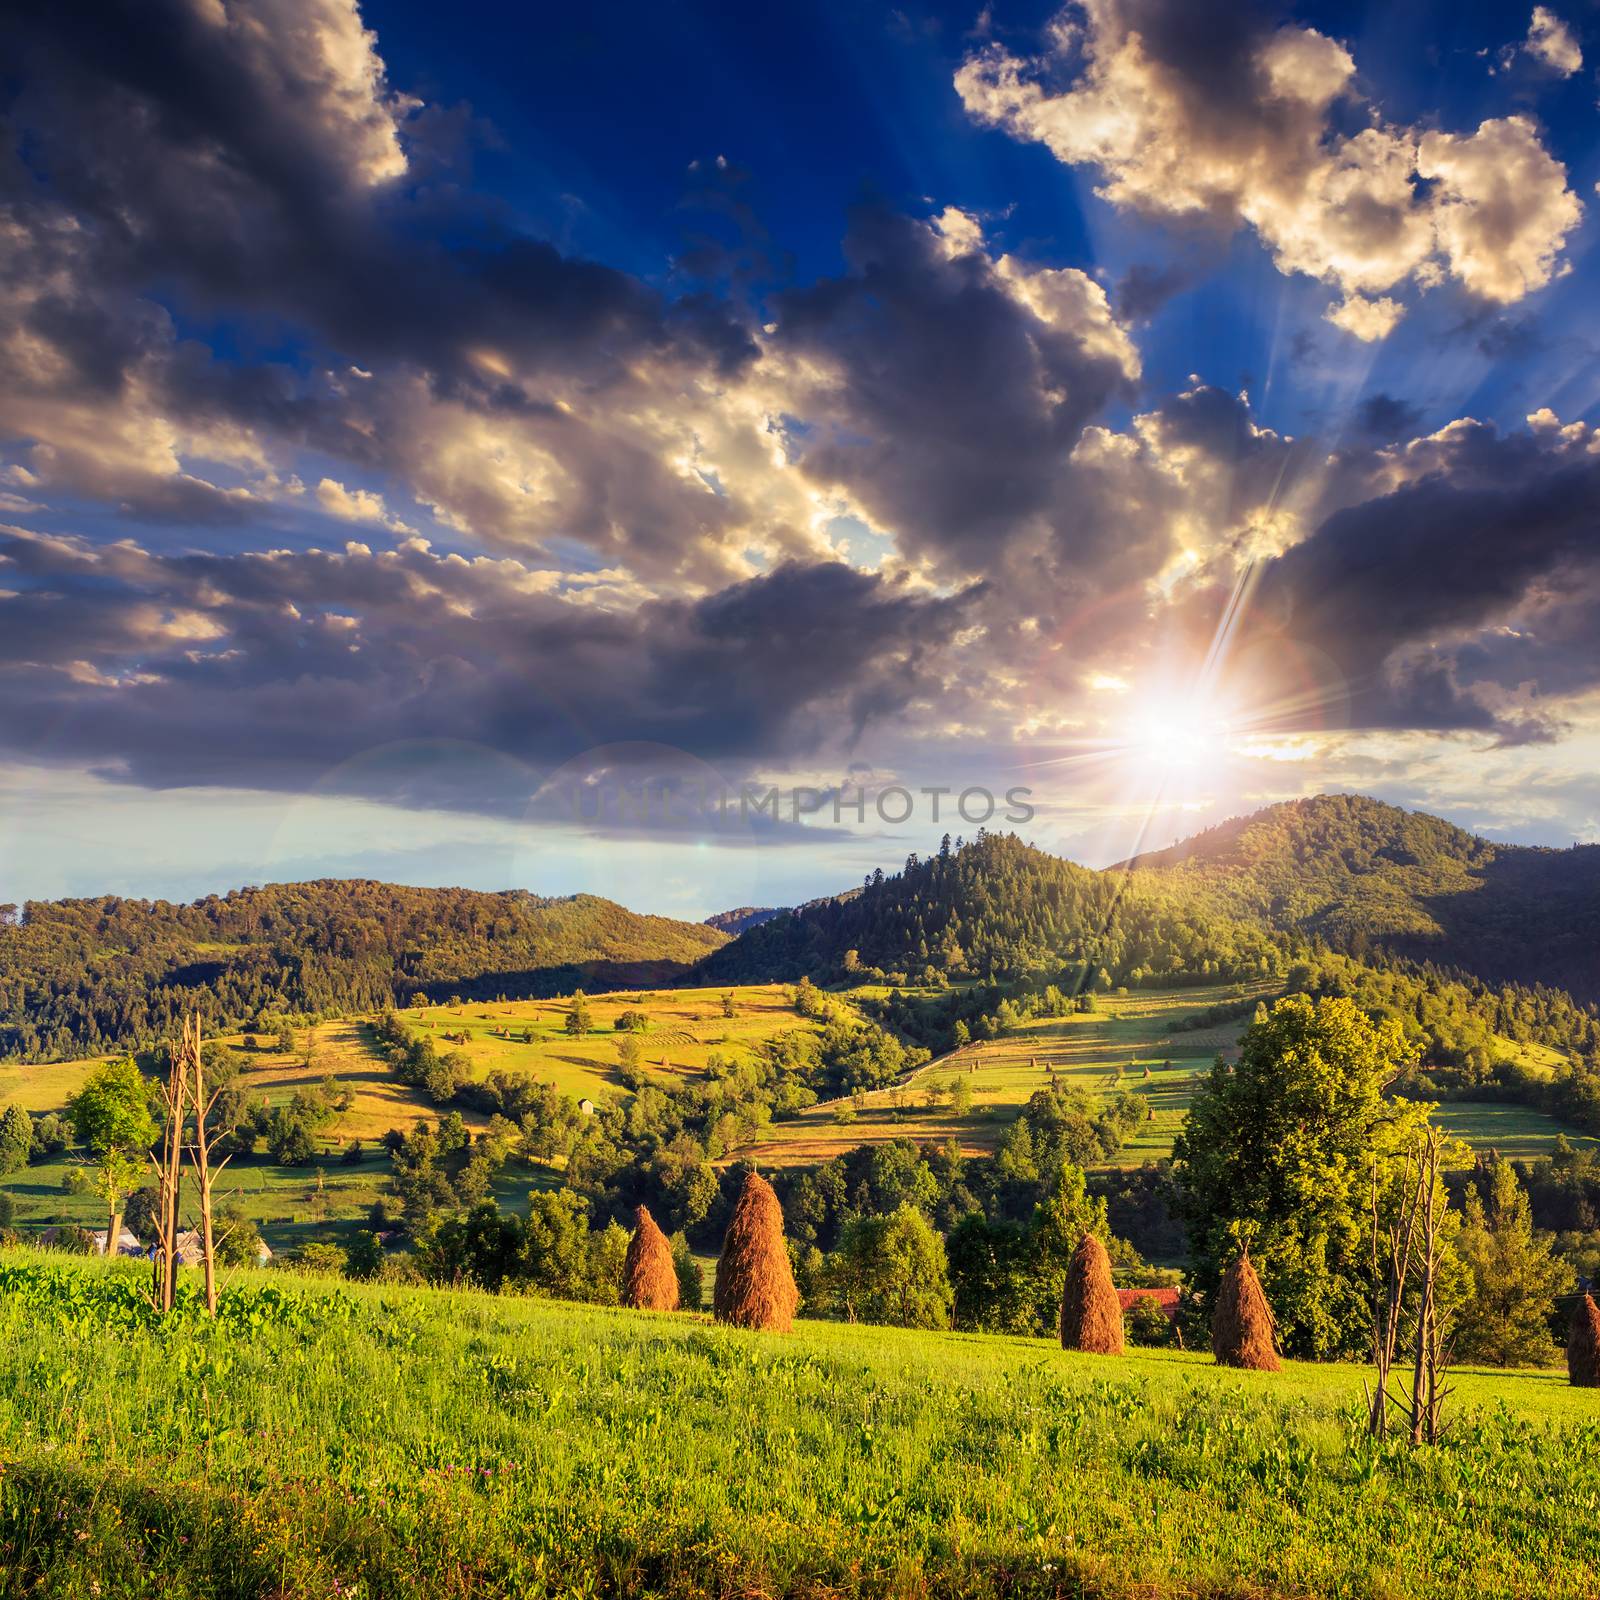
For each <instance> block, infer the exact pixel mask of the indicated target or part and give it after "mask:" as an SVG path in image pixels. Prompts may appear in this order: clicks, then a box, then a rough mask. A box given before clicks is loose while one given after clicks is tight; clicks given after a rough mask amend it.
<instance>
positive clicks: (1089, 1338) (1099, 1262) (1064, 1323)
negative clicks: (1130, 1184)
mask: <svg viewBox="0 0 1600 1600" xmlns="http://www.w3.org/2000/svg"><path fill="white" fill-rule="evenodd" d="M1061 1343H1062V1344H1063V1345H1064V1346H1065V1347H1066V1348H1067V1349H1068V1350H1087V1351H1089V1352H1090V1353H1091V1354H1092V1355H1097V1356H1119V1355H1121V1354H1122V1302H1121V1301H1120V1300H1118V1299H1117V1290H1116V1286H1115V1285H1114V1284H1113V1283H1112V1281H1111V1257H1110V1256H1108V1255H1107V1254H1106V1247H1105V1246H1104V1245H1103V1244H1101V1243H1100V1241H1099V1240H1098V1239H1097V1238H1095V1236H1094V1235H1093V1234H1092V1233H1086V1234H1085V1235H1084V1236H1083V1242H1082V1243H1081V1244H1080V1245H1079V1246H1078V1248H1077V1249H1076V1250H1074V1251H1073V1252H1072V1260H1071V1261H1070V1262H1069V1263H1068V1264H1067V1281H1066V1285H1065V1287H1064V1288H1063V1289H1062V1291H1061Z"/></svg>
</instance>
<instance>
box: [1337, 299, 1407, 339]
mask: <svg viewBox="0 0 1600 1600" xmlns="http://www.w3.org/2000/svg"><path fill="white" fill-rule="evenodd" d="M1323 314H1324V315H1325V316H1326V317H1327V319H1328V321H1329V322H1331V323H1332V324H1333V325H1334V327H1336V328H1343V329H1344V331H1345V332H1346V333H1349V334H1353V335H1354V336H1355V337H1356V338H1357V339H1361V340H1364V341H1365V342H1367V343H1369V344H1370V343H1371V342H1372V341H1373V340H1375V339H1384V338H1387V337H1388V335H1389V334H1390V333H1391V332H1393V330H1394V325H1395V324H1396V323H1397V322H1398V321H1399V320H1400V319H1401V317H1403V316H1404V315H1405V308H1404V307H1403V306H1402V305H1401V304H1400V302H1399V301H1398V300H1391V299H1390V298H1389V297H1388V296H1387V295H1384V296H1383V297H1381V298H1380V299H1376V300H1368V299H1367V298H1366V297H1365V296H1364V295H1359V294H1352V295H1347V296H1346V297H1345V298H1344V299H1343V300H1341V301H1340V302H1339V304H1338V305H1336V306H1329V307H1328V309H1327V311H1326V312H1324V313H1323Z"/></svg>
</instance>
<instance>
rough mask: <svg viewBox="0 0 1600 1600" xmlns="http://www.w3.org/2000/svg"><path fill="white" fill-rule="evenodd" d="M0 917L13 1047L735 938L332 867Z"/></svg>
mask: <svg viewBox="0 0 1600 1600" xmlns="http://www.w3.org/2000/svg"><path fill="white" fill-rule="evenodd" d="M4 909H5V911H6V913H7V915H6V916H5V917H4V919H3V920H0V1057H11V1058H18V1057H20V1058H22V1059H24V1060H41V1059H51V1058H59V1057H63V1056H73V1055H88V1054H96V1053H98V1052H100V1051H103V1050H112V1049H123V1048H128V1047H131V1046H137V1045H142V1044H146V1043H148V1042H150V1041H152V1040H154V1039H158V1038H163V1037H166V1036H167V1035H168V1034H169V1033H170V1032H171V1030H172V1028H173V1025H174V1021H175V1019H176V1018H177V1017H178V1016H179V1015H180V1014H181V1013H182V1012H183V1011H185V1010H187V1009H189V1008H191V1007H196V1006H198V1007H199V1008H200V1010H201V1012H202V1013H203V1015H204V1018H205V1021H206V1024H207V1026H208V1027H223V1026H241V1025H245V1024H248V1023H249V1022H251V1021H253V1020H254V1019H255V1018H257V1017H260V1016H262V1015H263V1014H270V1013H275V1012H277V1013H282V1012H294V1013H302V1014H313V1015H332V1014H337V1013H340V1012H348V1011H363V1010H372V1009H375V1008H377V1007H381V1006H386V1005H392V1004H403V1003H404V1002H405V1001H406V1000H407V999H409V997H410V996H411V995H413V994H416V993H425V994H427V995H429V996H430V997H431V998H433V999H441V998H448V997H449V996H451V995H453V994H459V995H461V996H462V997H463V998H470V999H483V998H487V997H492V996H495V995H500V994H504V995H507V996H508V997H509V996H518V997H526V996H532V995H539V994H555V993H560V992H562V991H564V990H568V989H571V988H573V987H574V986H577V985H582V986H584V987H587V988H589V989H591V990H602V989H617V988H635V987H645V986H650V987H654V986H657V985H660V984H664V983H670V982H672V981H674V980H675V979H677V978H679V977H681V976H682V975H683V974H684V973H685V972H687V971H688V970H689V968H690V966H691V965H692V964H693V963H694V962H696V961H697V960H699V959H700V958H702V957H703V956H705V955H706V954H707V953H708V952H710V951H713V950H715V949H716V948H717V947H718V946H719V945H721V944H723V943H725V942H726V938H727V936H726V935H725V934H723V933H720V932H718V931H717V930H716V929H714V928H708V927H706V926H704V925H703V924H701V923H692V922H674V921H671V920H670V919H668V918H666V917H646V916H639V915H637V914H636V913H634V912H632V911H629V910H627V909H626V908H624V907H623V906H619V905H617V904H615V903H614V902H613V901H610V900H601V899H598V898H597V897H595V896H594V895H573V896H570V897H568V898H565V899H542V898H540V897H539V896H537V895H533V894H528V893H526V892H525V891H523V890H507V891H504V892H502V893H498V894H482V893H478V892H476V891H473V890H469V889H412V888H404V887H401V886H399V885H396V884H386V883H374V882H371V881H370V880H367V879H350V880H346V879H322V880H320V881H318V882H315V883H289V884H273V885H270V886H268V887H266V888H260V889H239V890H235V891H234V892H233V893H231V894H227V895H220V896H219V895H210V896H207V897H206V898H205V899H203V900H196V901H195V902H193V904H190V905H177V904H170V903H168V902H167V901H164V900H123V899H119V898H117V897H116V896H104V897H101V898H99V899H92V900H56V901H30V902H29V903H27V904H26V905H24V906H23V907H21V908H20V911H16V910H14V909H13V908H4Z"/></svg>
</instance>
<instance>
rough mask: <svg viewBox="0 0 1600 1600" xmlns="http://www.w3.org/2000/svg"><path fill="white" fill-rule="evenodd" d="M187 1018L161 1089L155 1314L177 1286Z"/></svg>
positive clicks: (170, 1299)
mask: <svg viewBox="0 0 1600 1600" xmlns="http://www.w3.org/2000/svg"><path fill="white" fill-rule="evenodd" d="M189 1089H190V1074H189V1019H188V1018H187V1017H185V1018H184V1022H183V1039H182V1041H181V1042H180V1043H179V1044H178V1045H176V1046H174V1047H173V1048H172V1050H171V1052H170V1056H169V1060H168V1064H167V1081H166V1082H165V1083H164V1084H163V1085H162V1086H161V1098H162V1101H163V1103H164V1105H165V1108H166V1109H165V1114H164V1117H163V1121H162V1130H161V1162H160V1168H159V1171H158V1175H157V1176H158V1185H159V1201H158V1209H157V1214H156V1248H155V1253H154V1257H153V1260H152V1281H151V1286H150V1298H151V1300H152V1301H153V1303H154V1305H155V1308H156V1310H157V1311H163V1312H164V1311H170V1310H171V1309H172V1306H173V1302H174V1300H175V1298H176V1296H177V1287H178V1216H179V1205H180V1200H181V1192H182V1188H183V1133H184V1123H185V1121H186V1120H187V1118H188V1107H189Z"/></svg>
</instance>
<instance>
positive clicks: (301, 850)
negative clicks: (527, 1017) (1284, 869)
mask: <svg viewBox="0 0 1600 1600" xmlns="http://www.w3.org/2000/svg"><path fill="white" fill-rule="evenodd" d="M1597 68H1600V11H1597V7H1596V5H1595V4H1594V3H1593V0H1565V3H1563V4H1562V5H1560V6H1557V7H1553V8H1552V7H1545V6H1537V7H1532V8H1530V7H1528V6H1526V5H1521V4H1518V5H1509V4H1505V5H1482V4H1461V3H1452V4H1448V5H1445V4H1404V5H1400V6H1394V5H1392V4H1388V5H1383V6H1372V7H1370V8H1368V7H1363V6H1356V5H1337V6H1335V5H1315V6H1299V7H1289V6H1274V5H1270V4H1260V5H1247V4H1239V3H1237V0H1229V3H1226V4H1213V3H1211V0H1091V3H1088V4H1085V5H1072V6H1068V7H1066V8H1065V9H1058V8H1056V7H1054V6H1048V5H1036V4H1018V5H1011V4H1007V3H1004V0H994V3H993V4H991V5H989V6H987V7H984V8H981V9H980V8H976V7H974V6H972V5H966V6H958V5H949V6H939V7H923V6H917V5H911V4H904V5H887V4H876V3H866V0H848V3H845V0H840V3H822V4H816V5H812V6H809V7H800V8H786V9H785V8H777V7H764V6H749V5H733V4H729V5H726V6H706V5H694V4H688V5H680V6H674V7H660V6H643V5H615V6H611V7H608V8H606V9H605V10H604V11H603V12H601V11H596V10H595V9H594V8H555V7H540V6H530V5H527V4H510V3H503V4H502V3H496V4H487V3H482V0H457V3H456V4H454V5H452V6H449V7H439V6H435V5H424V4H420V3H412V0H371V3H368V4H366V5H361V6H358V5H355V4H352V3H350V0H92V3H91V0H61V3H58V4H56V5H54V6H52V7H47V8H26V7H8V8H4V10H3V11H0V122H3V129H4V132H3V139H0V152H3V153H0V263H3V270H0V377H3V378H4V380H5V381H4V382H3V384H0V900H5V901H13V902H20V901H22V900H25V899H28V898H45V897H56V896H61V895H82V894H99V893H117V894H127V895H138V896H149V897H154V896H162V897H168V898H189V897H193V896H197V895H200V894H203V893H209V892H216V891H222V890H226V889H227V888H230V887H235V886H238V885H243V884H252V883H263V882H270V881H286V880H294V879H301V878H310V877H326V876H362V877H372V878H382V879H389V880H394V881H399V882H406V883H415V884H462V885H467V886H471V887H478V888H503V887H523V888H529V889H532V890H534V891H536V892H539V893H543V894H570V893H577V892H590V893H597V894H604V895H608V896H610V897H612V898H614V899H618V900H621V901H623V902H624V903H626V904H628V905H630V906H633V907H635V908H637V909H640V910H646V911H653V912H659V913H662V914H666V915H673V916H683V917H701V916H705V915H708V914H710V913H712V912H714V911H717V910H721V909H724V908H727V907H732V906H741V905H781V904H790V903H794V902H795V901H798V900H801V899H806V898H810V897H812V896H814V895H818V894H823V893H827V892H831V891H834V890H837V889H840V888H843V887H847V886H848V885H850V884H852V883H855V882H859V881H860V879H861V877H862V876H863V875H864V874H866V873H870V872H871V871H872V870H873V869H874V868H875V867H883V868H885V869H886V870H892V869H893V868H894V867H895V866H897V865H898V864H899V862H900V861H902V860H903V859H904V858H905V856H906V855H907V854H908V853H909V852H912V851H926V850H928V849H931V848H934V847H936V846H937V844H938V841H939V839H940V837H941V835H943V834H944V833H946V832H948V833H951V834H952V835H956V836H961V835H971V834H972V833H974V832H975V831H976V829H977V828H978V827H979V826H989V827H992V828H993V827H1003V828H1013V829H1014V830H1015V831H1017V832H1019V833H1020V834H1022V836H1023V837H1025V838H1029V839H1032V840H1033V841H1034V842H1036V843H1038V844H1040V845H1041V846H1043V847H1045V848H1048V849H1052V850H1056V851H1059V852H1061V853H1063V854H1067V855H1070V856H1073V857H1074V858H1075V859H1078V860H1082V861H1086V862H1088V863H1090V864H1095V865H1101V864H1105V863H1108V862H1112V861H1115V860H1119V859H1122V858H1124V857H1126V856H1127V855H1129V854H1131V853H1133V852H1135V851H1136V850H1138V849H1140V848H1142V847H1155V846H1163V845H1166V844H1169V843H1171V842H1172V841H1173V839H1175V838H1176V837H1178V836H1180V835H1183V834H1187V833H1190V832H1194V831H1196V830H1198V829H1199V828H1202V827H1205V826H1208V825H1210V824H1211V823H1213V822H1216V821H1218V820H1221V819H1222V818H1224V817H1227V816H1230V815H1237V814H1240V813H1242V812H1246V811H1250V810H1253V809H1256V808H1258V807H1260V806H1264V805H1268V804H1271V803H1274V802H1276V801H1280V800H1285V799H1290V798H1294V797H1298V796H1303V795H1308V794H1315V793H1318V792H1325V791H1340V792H1348V791H1354V792H1360V793H1366V794H1372V795H1376V796H1378V797H1380V798H1383V799H1386V800H1390V801H1393V802H1395V803H1397V804H1402V805H1406V806H1409V807H1414V808H1418V809H1422V810H1426V811H1430V812H1433V813H1435V814H1438V815H1443V816H1446V817H1449V818H1450V819H1451V820H1453V821H1456V822H1458V823H1460V824H1462V825H1463V826H1466V827H1469V828H1472V829H1474V830H1476V831H1479V832H1481V833H1484V834H1486V835H1488V836H1489V837H1491V838H1494V839H1497V840H1503V841H1507V842H1518V843H1527V844H1541V845H1566V844H1570V843H1572V842H1574V841H1575V840H1582V841H1586V842H1593V841H1596V840H1600V794H1597V785H1596V781H1595V777H1594V774H1595V772H1596V768H1597V765H1600V626H1597V623H1600V524H1597V510H1600V435H1597V434H1596V433H1595V431H1594V427H1595V423H1596V421H1597V420H1600V419H1597V418H1596V408H1597V405H1600V362H1597V361H1596V359H1595V357H1596V352H1597V347H1600V299H1597V297H1596V295H1595V294H1594V292H1593V285H1594V270H1595V269H1594V266H1593V264H1592V259H1591V252H1592V246H1593V243H1594V240H1595V237H1596V220H1595V219H1596V211H1597V207H1600V195H1597V193H1596V184H1597V181H1600V153H1597V148H1596V141H1595V138H1594V134H1593V130H1594V128H1595V125H1596V118H1597V116H1600V107H1597V99H1600V76H1597Z"/></svg>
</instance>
